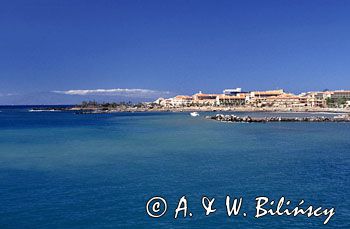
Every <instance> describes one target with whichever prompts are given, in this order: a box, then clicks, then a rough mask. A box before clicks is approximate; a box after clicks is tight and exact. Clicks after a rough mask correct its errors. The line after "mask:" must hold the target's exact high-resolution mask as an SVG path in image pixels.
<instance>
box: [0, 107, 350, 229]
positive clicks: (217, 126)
mask: <svg viewBox="0 0 350 229" xmlns="http://www.w3.org/2000/svg"><path fill="white" fill-rule="evenodd" d="M27 110H28V108H23V107H22V108H18V107H17V108H14V107H12V108H0V111H1V112H0V228H154V227H162V228H189V227H193V228H221V227H222V228H286V227H293V228H320V227H324V228H332V227H338V228H339V227H340V228H350V207H349V206H350V124H347V123H268V124H260V123H254V124H244V123H242V124H230V123H220V122H215V121H211V120H205V119H204V118H203V116H204V114H202V115H201V116H200V117H198V118H192V117H190V116H189V115H188V113H134V114H131V113H123V114H100V115H76V114H74V113H69V112H28V111H27ZM254 115H263V116H265V115H269V114H261V113H260V114H254ZM183 195H186V197H187V199H188V207H189V210H190V212H191V213H193V216H192V217H187V218H185V219H184V218H182V217H181V216H180V217H179V218H178V219H174V210H175V208H176V206H177V203H178V200H179V199H180V198H181V196H183ZM203 195H207V196H208V197H215V199H216V201H215V204H214V206H215V208H217V211H216V212H215V213H213V214H212V215H209V216H205V211H204V210H203V208H202V205H201V198H202V196H203ZM226 195H230V196H231V197H243V198H244V200H243V207H242V208H243V210H244V211H245V212H247V214H248V215H247V217H242V216H236V217H228V216H227V215H226V207H225V197H226ZM153 196H162V197H164V198H165V199H166V200H167V202H168V211H167V213H166V214H165V215H164V216H163V217H161V218H157V219H154V218H150V217H148V216H147V214H146V209H145V205H146V202H147V200H148V199H150V198H151V197H153ZM257 196H267V197H269V198H270V199H275V200H278V199H279V198H280V197H281V196H285V197H286V198H288V199H290V200H291V201H292V202H293V201H294V203H295V204H296V203H297V201H300V200H301V199H304V200H305V204H306V205H308V204H312V205H314V206H316V207H318V206H322V207H324V208H326V207H327V208H331V207H335V208H336V214H335V215H334V216H333V217H332V218H331V220H330V222H329V223H328V224H327V225H326V226H323V221H324V219H325V217H323V216H322V217H319V218H315V217H311V218H307V217H305V216H298V217H287V216H282V217H276V216H266V217H263V218H259V219H256V218H254V215H255V197H257Z"/></svg>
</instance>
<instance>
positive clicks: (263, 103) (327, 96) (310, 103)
mask: <svg viewBox="0 0 350 229" xmlns="http://www.w3.org/2000/svg"><path fill="white" fill-rule="evenodd" d="M154 103H155V104H158V105H159V106H162V107H191V106H225V107H235V106H250V107H276V108H295V107H350V90H347V91H346V90H336V91H323V92H305V93H301V94H299V95H295V94H292V93H286V92H285V91H284V90H283V89H280V90H269V91H251V92H243V91H242V89H241V88H236V89H225V90H223V93H222V94H206V93H202V92H201V91H200V92H198V93H196V94H194V95H192V96H188V95H177V96H175V97H173V98H159V99H157V100H156V101H154Z"/></svg>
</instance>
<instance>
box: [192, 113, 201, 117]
mask: <svg viewBox="0 0 350 229" xmlns="http://www.w3.org/2000/svg"><path fill="white" fill-rule="evenodd" d="M190 115H191V116H192V117H197V116H199V114H198V112H191V113H190Z"/></svg>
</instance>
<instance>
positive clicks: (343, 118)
mask: <svg viewBox="0 0 350 229" xmlns="http://www.w3.org/2000/svg"><path fill="white" fill-rule="evenodd" d="M205 118H207V119H213V120H216V121H221V122H248V123H252V122H260V123H266V122H350V115H340V116H335V117H323V116H321V117H280V116H274V117H262V118H257V117H250V116H243V117H239V116H236V115H224V114H216V115H214V116H206V117H205Z"/></svg>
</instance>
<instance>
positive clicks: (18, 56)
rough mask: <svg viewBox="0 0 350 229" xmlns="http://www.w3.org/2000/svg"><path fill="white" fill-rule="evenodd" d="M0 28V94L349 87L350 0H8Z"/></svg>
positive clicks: (47, 97) (24, 99)
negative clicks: (87, 90) (100, 90)
mask: <svg viewBox="0 0 350 229" xmlns="http://www.w3.org/2000/svg"><path fill="white" fill-rule="evenodd" d="M0 31H1V32H0V80H1V82H0V104H12V103H14V104H19V103H22V104H23V103H28V104H33V103H70V102H73V103H74V102H77V101H78V100H81V99H84V98H85V97H89V98H92V97H93V96H96V95H94V94H93V93H92V92H94V91H92V92H91V93H90V92H86V91H85V92H84V93H86V94H88V95H89V96H86V95H84V94H82V93H79V92H76V93H78V94H79V95H71V94H72V93H73V94H74V92H75V91H74V92H72V93H71V94H69V93H67V92H66V91H67V90H83V89H84V90H86V89H89V90H95V89H118V88H119V89H122V90H119V91H117V92H115V91H114V92H111V91H106V92H105V93H103V96H107V97H106V98H104V99H108V96H110V95H109V94H108V93H110V94H111V95H113V96H110V97H111V98H112V99H114V98H117V97H118V98H119V97H120V96H121V97H120V98H121V99H123V98H125V99H127V97H128V96H129V93H132V95H131V97H132V99H138V98H140V99H145V97H147V96H148V97H152V96H158V95H164V96H166V95H170V94H172V93H179V94H192V93H194V92H196V91H198V90H202V91H204V92H221V91H222V89H224V88H231V87H242V88H243V89H246V90H253V89H275V88H284V89H286V90H288V91H291V92H296V93H297V92H301V91H310V90H322V89H325V88H329V89H338V88H339V89H350V1H347V0H336V1H334V0H328V1H325V0H314V1H312V0H308V1H305V0H300V1H299V0H288V1H287V0H276V1H268V0H266V1H260V0H257V1H253V0H248V1H234V0H232V1H216V0H212V1H204V0H186V1H183V0H159V1H152V0H147V1H144V0H142V1H141V0H140V1H136V0H123V1H114V0H110V1H104V0H95V1H87V0H81V1H78V0H67V1H61V0H57V1H55V0H49V1H47V0H42V1H37V0H31V1H27V0H22V1H18V0H2V1H1V6H0ZM125 89H131V91H127V90H125ZM133 89H147V90H152V91H151V92H149V91H143V90H141V91H135V90H133ZM52 91H59V93H57V92H52ZM166 92H170V94H168V93H166ZM89 93H90V94H89ZM138 93H140V95H138Z"/></svg>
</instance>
